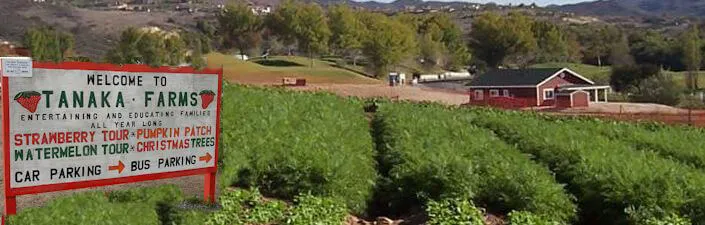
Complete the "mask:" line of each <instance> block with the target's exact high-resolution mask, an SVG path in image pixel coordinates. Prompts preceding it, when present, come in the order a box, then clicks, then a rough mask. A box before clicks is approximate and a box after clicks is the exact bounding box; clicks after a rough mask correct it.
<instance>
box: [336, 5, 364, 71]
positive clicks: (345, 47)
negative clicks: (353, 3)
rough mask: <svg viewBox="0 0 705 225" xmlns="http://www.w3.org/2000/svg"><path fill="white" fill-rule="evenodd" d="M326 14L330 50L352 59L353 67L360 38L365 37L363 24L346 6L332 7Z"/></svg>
mask: <svg viewBox="0 0 705 225" xmlns="http://www.w3.org/2000/svg"><path fill="white" fill-rule="evenodd" d="M328 14H329V18H330V19H329V20H328V23H329V27H330V31H331V37H330V44H331V48H332V49H333V50H335V51H338V52H341V53H342V54H343V56H345V57H352V58H353V65H355V64H357V60H356V59H357V55H358V54H359V52H360V50H361V48H362V37H363V36H364V35H365V34H364V33H365V24H363V23H362V21H360V19H359V18H358V17H357V16H356V15H355V12H353V11H352V10H351V9H350V7H348V6H347V5H335V6H332V7H331V8H330V9H329V10H328Z"/></svg>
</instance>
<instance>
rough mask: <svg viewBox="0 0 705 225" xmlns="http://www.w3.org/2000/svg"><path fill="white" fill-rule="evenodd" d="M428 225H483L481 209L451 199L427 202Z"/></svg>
mask: <svg viewBox="0 0 705 225" xmlns="http://www.w3.org/2000/svg"><path fill="white" fill-rule="evenodd" d="M426 213H427V214H428V217H429V219H428V222H427V224H428V225H484V224H485V222H484V218H485V217H484V216H483V212H482V210H481V209H479V208H477V207H475V205H474V204H473V203H472V202H470V201H469V200H467V199H461V198H452V199H442V200H440V201H433V200H432V201H429V202H428V205H427V207H426Z"/></svg>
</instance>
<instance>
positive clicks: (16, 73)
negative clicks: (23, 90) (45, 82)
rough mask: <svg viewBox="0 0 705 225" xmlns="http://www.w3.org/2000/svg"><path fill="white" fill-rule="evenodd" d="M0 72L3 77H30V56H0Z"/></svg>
mask: <svg viewBox="0 0 705 225" xmlns="http://www.w3.org/2000/svg"><path fill="white" fill-rule="evenodd" d="M0 73H2V76H3V77H32V58H29V57H0Z"/></svg>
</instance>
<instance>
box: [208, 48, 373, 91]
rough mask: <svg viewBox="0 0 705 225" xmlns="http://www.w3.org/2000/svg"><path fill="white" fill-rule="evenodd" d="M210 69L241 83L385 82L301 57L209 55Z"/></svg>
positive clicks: (328, 63)
mask: <svg viewBox="0 0 705 225" xmlns="http://www.w3.org/2000/svg"><path fill="white" fill-rule="evenodd" d="M207 63H208V67H211V68H217V67H220V66H222V67H223V77H224V79H225V80H228V81H233V82H237V83H281V80H282V78H284V77H296V78H305V79H306V82H307V83H336V84H378V83H381V82H382V81H380V80H377V79H372V78H369V77H366V76H364V75H363V74H361V73H357V72H354V71H353V70H347V69H341V68H337V67H335V64H334V63H331V62H327V61H321V60H314V64H313V67H310V65H311V60H310V59H309V58H305V57H299V56H274V57H270V58H269V59H268V60H257V59H256V60H250V61H242V60H238V59H235V58H234V57H233V56H229V55H224V54H220V53H211V54H208V55H207Z"/></svg>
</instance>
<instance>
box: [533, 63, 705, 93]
mask: <svg viewBox="0 0 705 225" xmlns="http://www.w3.org/2000/svg"><path fill="white" fill-rule="evenodd" d="M531 67H532V68H563V67H566V68H568V69H570V70H573V71H575V72H577V73H579V74H580V75H583V76H585V77H587V78H588V79H591V80H592V81H595V83H598V84H608V83H609V81H610V73H611V71H612V69H611V68H610V67H609V66H603V67H598V66H593V65H588V64H579V63H544V64H536V65H533V66H531ZM663 72H664V74H666V75H669V76H671V77H673V80H674V81H675V82H676V83H677V84H678V85H681V86H683V87H685V76H686V72H673V71H663ZM698 86H699V87H705V71H700V72H699V73H698Z"/></svg>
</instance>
